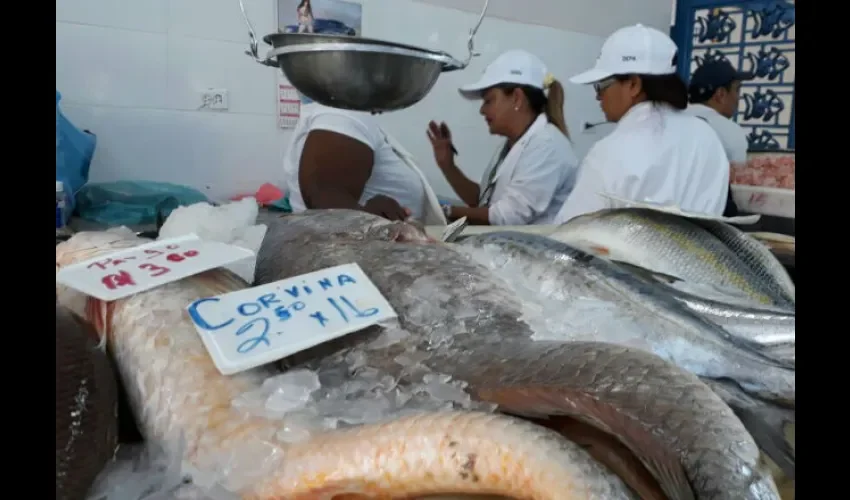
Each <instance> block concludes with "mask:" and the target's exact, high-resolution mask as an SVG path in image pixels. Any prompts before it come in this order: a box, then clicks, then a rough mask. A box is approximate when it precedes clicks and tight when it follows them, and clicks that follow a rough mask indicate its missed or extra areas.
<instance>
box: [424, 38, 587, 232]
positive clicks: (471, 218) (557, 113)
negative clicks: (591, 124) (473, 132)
mask: <svg viewBox="0 0 850 500" xmlns="http://www.w3.org/2000/svg"><path fill="white" fill-rule="evenodd" d="M460 93H461V95H462V96H464V97H465V98H467V99H478V100H481V101H482V103H481V110H480V112H481V114H482V115H483V116H484V119H485V120H486V122H487V126H488V127H489V129H490V133H491V134H495V135H500V136H503V137H504V138H505V142H504V144H503V146H502V147H500V148H499V150H498V151H496V153H495V154H494V155H493V158H492V160H491V162H490V165H489V166H488V167H487V169H486V170H485V171H484V176H483V177H482V179H481V181H480V182H475V181H473V180H470V179H469V178H468V177H466V175H464V174H463V172H461V170H460V169H459V168H458V167H457V165H455V162H454V147H453V145H452V136H451V132H450V131H449V128H448V126H446V124H445V123H440V124H437V123H435V122H433V121H432V122H431V123H429V124H428V131H427V133H428V138H429V139H430V141H431V145H432V146H433V148H434V159H435V160H436V161H437V165H438V166H439V167H440V170H442V172H443V175H445V177H446V180H447V181H448V182H449V184H450V185H451V186H452V189H453V190H454V191H455V193H457V195H458V196H459V197H460V199H461V200H463V202H464V203H465V204H466V206H444V207H443V208H444V211H445V215H446V218H447V219H449V220H453V219H459V218H461V217H466V218H467V221H468V223H469V224H476V225H494V226H497V225H499V226H522V225H527V224H551V223H552V220H553V219H554V217H555V215H556V214H557V213H558V210H559V209H560V207H561V205H562V204H563V203H564V200H565V199H566V198H567V195H569V193H570V191H571V190H572V188H573V184H574V183H575V176H576V168H577V166H578V160H577V159H576V156H575V153H574V152H573V146H572V144H571V143H570V140H569V135H568V134H567V126H566V124H565V123H564V110H563V107H564V89H563V88H562V87H561V84H560V83H558V81H557V80H555V79H554V78H553V77H552V75H550V74H549V73H548V72H547V70H546V66H545V65H544V64H543V62H542V61H540V59H538V58H537V57H535V56H534V55H532V54H530V53H528V52H525V51H523V50H510V51H508V52H505V53H503V54H502V55H500V56H499V57H498V58H496V60H495V61H493V62H492V63H491V64H490V65H489V66H487V68H486V69H485V70H484V74H483V75H482V77H481V79H480V80H479V81H478V82H476V83H474V84H471V85H467V86H464V87H461V88H460Z"/></svg>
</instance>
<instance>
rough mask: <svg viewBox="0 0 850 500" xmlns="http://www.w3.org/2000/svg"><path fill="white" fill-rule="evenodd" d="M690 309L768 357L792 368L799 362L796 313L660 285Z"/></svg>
mask: <svg viewBox="0 0 850 500" xmlns="http://www.w3.org/2000/svg"><path fill="white" fill-rule="evenodd" d="M659 286H661V287H664V288H665V289H666V290H667V291H668V292H669V293H670V294H671V295H672V296H673V297H675V298H676V299H677V300H679V301H680V302H682V303H684V304H685V305H686V306H687V307H688V308H689V309H690V310H692V311H694V312H696V313H698V314H700V315H702V316H703V317H705V318H707V319H708V320H710V321H711V322H712V323H715V324H716V325H718V326H720V327H722V328H723V329H725V330H726V331H727V332H729V334H730V335H732V336H733V337H735V338H737V339H739V340H741V341H744V342H747V343H752V345H753V346H754V347H755V348H757V349H759V350H760V352H762V353H763V354H764V355H765V356H767V357H769V358H771V359H774V360H776V361H778V362H780V363H784V364H787V366H790V367H793V366H794V365H795V360H796V349H795V345H796V323H797V321H796V314H795V313H793V312H789V311H785V310H781V309H767V308H761V307H750V306H747V305H736V304H730V303H726V302H721V301H717V300H713V299H711V298H704V297H699V296H697V295H694V294H691V293H687V292H684V291H681V290H678V289H676V288H674V287H672V286H669V285H665V284H663V283H659Z"/></svg>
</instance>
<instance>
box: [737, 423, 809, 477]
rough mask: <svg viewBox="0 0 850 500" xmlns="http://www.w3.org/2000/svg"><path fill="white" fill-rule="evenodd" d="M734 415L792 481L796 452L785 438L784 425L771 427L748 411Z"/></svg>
mask: <svg viewBox="0 0 850 500" xmlns="http://www.w3.org/2000/svg"><path fill="white" fill-rule="evenodd" d="M732 411H734V412H735V415H737V416H738V418H739V419H740V420H741V423H743V424H744V427H746V428H747V430H748V431H750V435H752V436H753V439H754V440H755V442H756V444H757V445H758V447H759V448H760V449H761V450H762V451H763V452H764V454H765V455H767V456H768V458H770V459H771V460H772V461H773V463H775V464H776V465H777V466H778V467H779V468H780V469H781V470H782V472H783V473H784V474H785V475H786V476H787V477H788V478H789V479H792V480H793V479H794V471H795V469H796V452H795V451H794V448H792V447H791V445H790V444H789V443H788V441H787V440H786V438H785V424H786V422H784V421H783V422H781V423H779V425H776V424H774V425H771V423H770V422H767V421H765V420H763V419H762V418H761V417H760V416H759V415H758V414H757V413H756V412H754V411H752V410H750V409H735V408H733V409H732Z"/></svg>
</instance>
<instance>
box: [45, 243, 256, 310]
mask: <svg viewBox="0 0 850 500" xmlns="http://www.w3.org/2000/svg"><path fill="white" fill-rule="evenodd" d="M249 257H254V252H252V251H250V250H248V249H245V248H241V247H237V246H233V245H228V244H226V243H220V242H217V241H203V240H201V239H200V238H198V236H197V235H195V234H189V235H186V236H180V237H177V238H171V239H167V240H160V241H154V242H151V243H146V244H144V245H139V246H136V247H132V248H128V249H126V250H119V251H117V252H114V253H110V254H109V255H105V256H100V257H96V258H94V259H89V260H86V261H84V262H77V263H76V264H72V265H70V266H67V267H65V268H63V269H61V270H60V271H59V272H58V273H56V281H57V282H58V283H61V284H63V285H66V286H69V287H71V288H73V289H75V290H78V291H80V292H83V293H85V294H86V295H90V296H92V297H95V298H97V299H100V300H105V301H112V300H117V299H122V298H124V297H129V296H131V295H134V294H137V293H139V292H144V291H146V290H150V289H152V288H155V287H158V286H161V285H164V284H166V283H170V282H172V281H178V280H181V279H183V278H186V277H188V276H193V275H195V274H199V273H202V272H204V271H208V270H210V269H215V268H217V267H222V266H225V265H227V264H231V263H233V262H237V261H240V260H243V259H247V258H249Z"/></svg>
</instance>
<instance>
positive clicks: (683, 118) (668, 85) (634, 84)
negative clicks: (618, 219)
mask: <svg viewBox="0 0 850 500" xmlns="http://www.w3.org/2000/svg"><path fill="white" fill-rule="evenodd" d="M677 52H678V50H677V48H676V44H675V43H674V42H673V40H671V39H670V37H668V36H667V35H665V34H664V33H662V32H660V31H658V30H656V29H653V28H648V27H645V26H643V25H640V24H638V25H635V26H629V27H626V28H621V29H619V30H617V31H616V32H614V34H612V35H611V36H610V37H608V39H607V40H606V41H605V43H604V44H603V45H602V51H601V53H600V55H599V58H598V59H597V61H596V66H595V67H594V68H593V69H591V70H589V71H586V72H584V73H581V74H579V75H577V76H575V77H573V78H571V79H570V81H571V82H573V83H578V84H585V85H586V84H592V85H593V87H594V89H595V90H596V98H597V99H598V100H599V102H600V105H601V107H602V111H603V113H605V118H606V119H607V120H608V121H609V122H613V123H616V124H617V125H616V128H615V129H614V130H613V131H612V132H611V134H609V135H608V136H606V137H605V138H603V139H601V140H599V141H598V142H597V143H596V144H594V145H593V147H592V148H591V149H590V151H589V152H588V153H587V156H586V157H585V158H584V160H583V161H582V164H581V167H580V169H579V175H578V179H577V180H576V185H575V189H573V192H572V193H571V194H570V196H569V197H568V198H567V201H566V202H565V203H564V205H563V207H562V208H561V210H560V212H559V213H558V215H557V217H556V219H555V223H558V224H560V223H564V222H566V221H568V220H570V219H572V218H573V217H576V216H578V215H582V214H586V213H590V212H595V211H597V210H601V209H605V208H615V207H618V206H620V205H619V203H618V202H617V201H614V200H612V199H611V198H608V197H606V196H605V195H606V194H607V195H612V196H613V197H616V198H619V199H624V200H631V201H638V202H649V203H657V204H661V205H676V206H678V207H679V208H680V209H682V210H684V211H688V212H698V213H703V214H709V215H715V216H720V215H722V214H723V210H724V208H725V207H726V197H727V194H728V187H729V160H728V159H727V157H726V153H725V151H724V149H723V144H721V142H720V140H719V139H718V138H717V134H715V133H714V131H713V130H712V129H711V127H710V126H709V125H708V124H707V123H705V122H704V121H702V120H700V119H698V118H696V117H694V116H692V115H691V114H688V113H685V112H683V110H684V109H685V108H686V107H687V105H688V92H687V87H686V86H685V83H684V82H683V81H682V79H681V78H680V77H679V76H678V75H677V74H676V58H677Z"/></svg>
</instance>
